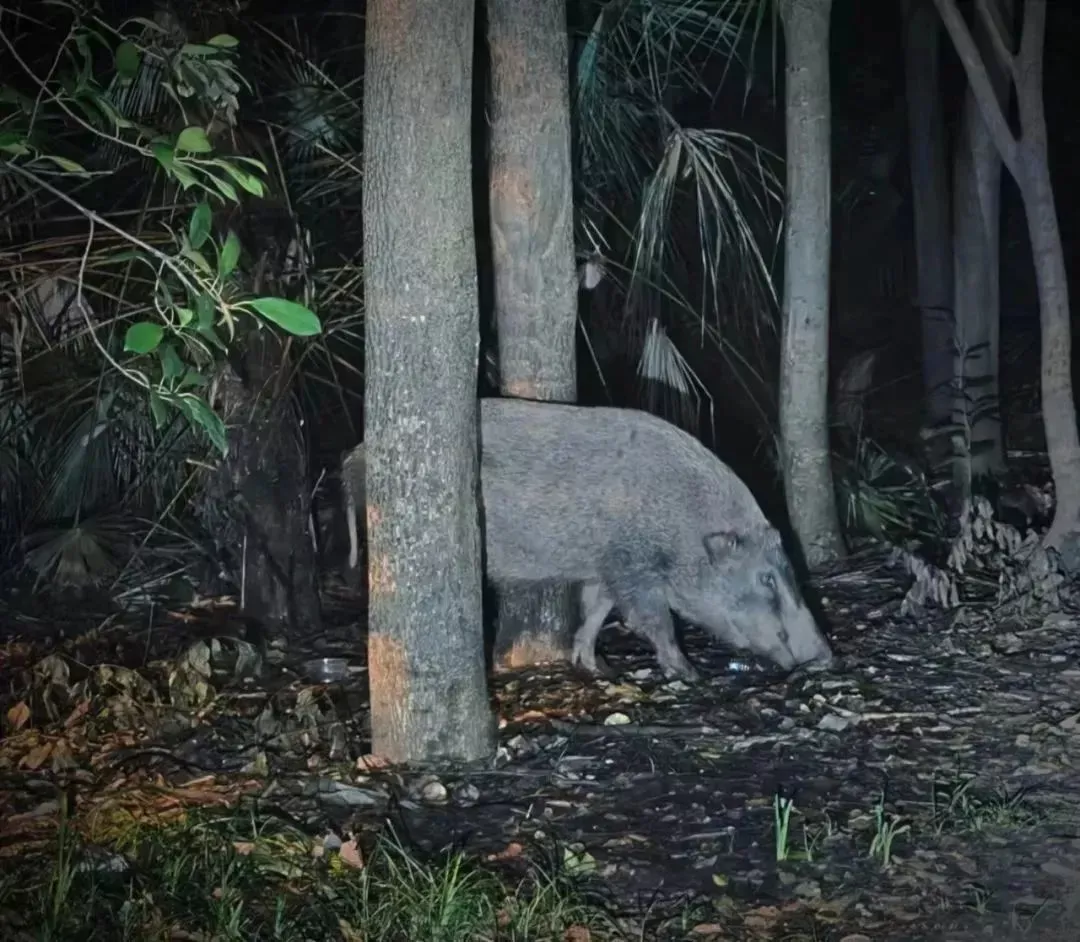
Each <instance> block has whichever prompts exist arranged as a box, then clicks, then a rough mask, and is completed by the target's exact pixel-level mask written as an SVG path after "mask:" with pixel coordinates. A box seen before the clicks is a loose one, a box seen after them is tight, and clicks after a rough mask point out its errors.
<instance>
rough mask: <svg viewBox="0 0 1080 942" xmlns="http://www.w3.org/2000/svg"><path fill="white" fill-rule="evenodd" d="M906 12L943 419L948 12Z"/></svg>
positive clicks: (929, 395) (947, 359) (911, 128)
mask: <svg viewBox="0 0 1080 942" xmlns="http://www.w3.org/2000/svg"><path fill="white" fill-rule="evenodd" d="M904 15H905V30H904V50H905V60H906V61H905V75H906V78H907V105H908V142H909V147H910V151H911V189H912V194H913V199H914V210H915V261H916V273H917V276H918V296H919V311H920V314H921V322H922V351H923V353H922V357H923V362H922V367H923V388H924V391H925V396H926V418H927V422H928V424H929V425H930V426H940V425H942V424H944V423H946V422H948V420H949V417H950V412H951V407H952V375H953V374H952V368H953V364H952V337H953V325H952V318H951V316H950V311H951V309H952V303H953V271H952V232H951V229H950V226H949V174H948V163H947V160H946V147H945V116H944V112H943V109H942V98H941V65H940V63H941V55H940V53H941V43H940V41H939V40H940V36H941V20H940V18H939V17H938V15H937V11H936V10H935V9H934V7H933V5H932V4H931V3H930V0H907V2H906V4H905V10H904Z"/></svg>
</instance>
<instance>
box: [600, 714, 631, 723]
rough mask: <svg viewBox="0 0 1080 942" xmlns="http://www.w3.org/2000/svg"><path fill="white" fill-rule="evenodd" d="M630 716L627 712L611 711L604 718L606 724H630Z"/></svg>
mask: <svg viewBox="0 0 1080 942" xmlns="http://www.w3.org/2000/svg"><path fill="white" fill-rule="evenodd" d="M629 724H630V717H629V716H627V715H626V714H625V713H609V714H608V715H607V717H605V719H604V725H605V726H628V725H629Z"/></svg>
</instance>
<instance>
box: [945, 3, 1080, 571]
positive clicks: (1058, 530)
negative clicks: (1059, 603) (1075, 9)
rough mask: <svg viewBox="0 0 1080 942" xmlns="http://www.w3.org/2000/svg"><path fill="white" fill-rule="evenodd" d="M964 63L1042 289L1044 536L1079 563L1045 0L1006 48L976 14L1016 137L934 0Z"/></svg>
mask: <svg viewBox="0 0 1080 942" xmlns="http://www.w3.org/2000/svg"><path fill="white" fill-rule="evenodd" d="M934 3H935V4H936V6H937V8H938V12H940V13H941V18H942V19H943V20H944V22H945V27H946V29H948V31H949V36H950V37H952V41H953V44H954V45H955V47H956V51H957V53H958V54H959V56H960V61H961V62H962V63H963V65H964V71H965V72H966V73H967V77H968V82H969V83H970V84H971V88H972V91H973V92H974V94H975V97H976V99H977V100H978V102H979V108H980V109H981V111H982V115H983V119H984V120H985V121H986V123H987V125H988V126H989V128H990V133H991V134H992V135H993V138H994V143H995V144H996V145H997V148H998V151H999V152H1000V153H1001V157H1002V160H1003V161H1004V162H1005V166H1006V167H1008V168H1009V172H1010V173H1011V174H1012V175H1013V177H1014V178H1015V179H1016V183H1017V186H1018V187H1019V189H1020V195H1021V197H1022V199H1023V201H1024V213H1025V216H1026V217H1027V223H1028V232H1029V234H1030V236H1031V249H1032V252H1033V254H1034V259H1035V280H1036V283H1037V285H1038V290H1039V321H1040V326H1041V329H1042V410H1043V422H1044V423H1045V426H1046V449H1047V451H1048V452H1049V455H1050V469H1051V471H1052V472H1053V475H1054V487H1055V491H1056V496H1057V507H1056V509H1055V512H1054V522H1053V523H1052V524H1051V526H1050V529H1049V531H1048V532H1047V534H1046V537H1045V538H1044V542H1045V544H1046V545H1047V546H1050V547H1054V548H1057V549H1060V550H1061V551H1062V554H1063V557H1064V559H1065V562H1066V564H1067V565H1068V566H1069V567H1070V568H1072V569H1076V568H1080V436H1078V434H1077V429H1076V406H1075V403H1074V400H1073V390H1072V372H1071V368H1072V335H1071V331H1070V323H1069V286H1068V283H1067V280H1066V277H1065V254H1064V250H1063V248H1062V244H1061V229H1060V227H1059V226H1058V219H1057V211H1056V209H1055V206H1054V190H1053V186H1052V185H1051V182H1050V162H1049V155H1048V153H1047V141H1046V115H1045V113H1044V112H1043V98H1042V92H1043V90H1042V76H1043V62H1042V57H1043V40H1044V36H1045V33H1046V0H1025V3H1024V22H1023V29H1022V33H1021V36H1020V51H1019V52H1018V53H1017V54H1016V55H1015V56H1014V55H1012V53H1010V52H1009V49H1008V47H1007V46H1006V44H1005V40H1004V38H1003V36H1002V35H1001V31H1000V30H999V28H998V26H997V25H996V24H995V23H994V22H993V21H992V19H991V12H990V7H989V5H988V2H987V0H979V2H978V3H977V5H976V10H977V15H979V16H981V17H982V18H983V19H984V22H985V26H986V29H987V32H988V35H989V36H990V39H991V42H990V45H991V48H992V49H993V50H994V55H995V56H996V57H997V58H998V59H999V60H1000V61H1001V62H1002V63H1003V64H1004V67H1005V68H1006V70H1007V71H1008V72H1009V73H1010V74H1011V75H1012V79H1013V83H1014V84H1015V86H1016V98H1017V104H1018V106H1019V113H1020V137H1019V138H1016V137H1014V136H1013V133H1012V130H1011V129H1010V128H1009V124H1008V121H1007V120H1006V117H1005V113H1004V111H1003V110H1002V108H1001V106H1000V104H999V103H998V100H997V97H996V95H995V94H994V88H993V85H992V84H991V81H990V77H989V75H988V74H987V70H986V67H985V65H984V64H983V61H982V58H981V57H980V55H979V50H978V48H977V47H976V45H975V41H974V40H973V39H972V37H971V32H970V31H969V30H968V28H967V24H966V23H965V22H964V18H963V17H962V16H961V15H960V11H959V10H958V9H957V8H956V3H955V0H934Z"/></svg>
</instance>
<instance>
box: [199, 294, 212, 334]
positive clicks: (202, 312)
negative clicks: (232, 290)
mask: <svg viewBox="0 0 1080 942" xmlns="http://www.w3.org/2000/svg"><path fill="white" fill-rule="evenodd" d="M195 310H196V311H197V312H198V315H199V326H200V327H213V326H214V314H215V313H217V308H216V306H215V304H214V299H213V298H212V297H210V295H208V294H200V295H199V296H198V297H197V298H196V299H195Z"/></svg>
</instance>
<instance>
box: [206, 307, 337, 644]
mask: <svg viewBox="0 0 1080 942" xmlns="http://www.w3.org/2000/svg"><path fill="white" fill-rule="evenodd" d="M236 357H237V359H236V360H230V362H229V363H228V364H227V365H226V367H225V370H224V372H223V374H222V376H221V379H220V381H219V383H218V386H217V394H218V400H219V408H220V411H221V414H222V416H223V417H224V419H225V422H226V423H227V426H228V445H229V452H228V455H227V456H226V458H225V460H224V461H223V462H222V463H221V465H220V467H219V468H218V470H217V473H216V474H215V476H214V478H213V479H212V481H211V484H210V495H211V498H212V500H211V501H210V502H209V503H208V504H207V505H206V508H205V510H204V523H205V524H206V525H207V527H208V529H209V530H210V532H212V533H214V534H215V538H216V539H217V541H218V549H219V552H220V553H221V555H222V557H223V559H222V562H223V563H224V564H225V566H226V568H227V569H228V570H230V571H231V572H232V573H234V574H235V577H236V579H237V582H238V583H239V585H238V588H239V592H240V604H241V609H242V610H243V611H244V612H245V613H247V614H249V615H251V616H252V617H254V618H256V619H257V620H258V621H260V622H262V623H263V624H264V625H266V626H267V627H268V628H269V629H270V630H271V632H272V633H278V632H286V633H287V632H289V631H290V630H291V631H295V630H297V629H299V628H303V629H306V630H312V629H314V630H318V629H319V626H320V611H319V594H318V579H317V573H316V564H315V547H314V546H313V544H312V538H311V532H310V528H309V519H310V513H311V499H310V486H309V482H308V475H307V447H306V442H305V441H304V436H303V432H302V424H301V421H300V419H301V417H300V414H299V412H298V410H297V408H296V403H295V402H293V401H292V400H291V397H290V395H289V389H288V380H287V379H286V377H288V376H290V375H291V373H292V367H293V364H292V363H291V362H290V359H289V357H288V355H287V353H286V347H285V345H284V344H283V343H282V340H281V337H280V336H279V335H278V334H276V333H275V332H274V331H271V330H266V329H259V328H257V327H255V326H254V325H253V324H252V323H251V322H250V321H248V322H245V323H244V324H243V325H242V333H241V334H240V335H239V336H238V339H237V344H236ZM226 507H227V508H231V509H232V510H233V511H235V512H234V513H228V514H226V516H225V517H224V518H222V517H221V516H219V515H218V511H219V510H220V509H221V508H226ZM209 515H212V516H209Z"/></svg>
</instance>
